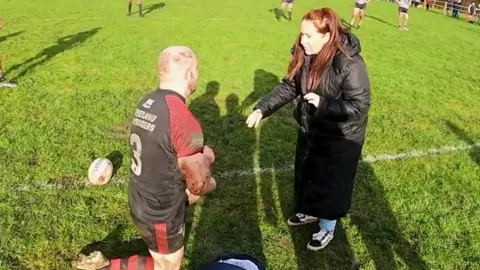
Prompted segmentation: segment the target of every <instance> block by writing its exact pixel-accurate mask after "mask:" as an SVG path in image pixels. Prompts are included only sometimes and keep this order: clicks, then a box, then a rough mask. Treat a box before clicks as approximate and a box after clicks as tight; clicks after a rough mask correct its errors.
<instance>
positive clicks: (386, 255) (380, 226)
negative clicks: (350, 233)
mask: <svg viewBox="0 0 480 270" xmlns="http://www.w3.org/2000/svg"><path fill="white" fill-rule="evenodd" d="M350 219H351V222H352V225H353V226H355V227H356V228H357V230H358V231H359V234H360V237H361V238H362V240H363V242H364V243H365V245H366V246H367V249H368V252H369V254H370V258H371V259H372V260H373V262H374V264H375V269H396V268H398V267H399V266H400V265H399V264H401V265H403V267H407V268H408V269H428V266H427V264H426V263H425V262H424V261H423V259H422V258H421V257H420V254H419V252H420V250H419V243H418V239H415V240H414V242H413V243H410V242H409V241H408V240H407V239H405V237H404V236H403V233H402V231H403V230H402V228H401V226H400V224H399V223H398V220H397V218H396V217H395V213H394V212H393V211H392V209H391V206H390V203H389V202H388V198H387V194H386V191H385V188H384V187H383V184H382V181H381V180H380V179H378V178H377V176H376V175H375V171H374V169H373V167H372V166H371V165H370V164H368V163H364V162H362V163H360V165H359V168H358V173H357V178H356V183H355V187H354V198H353V206H352V209H351V212H350ZM395 254H396V255H397V257H398V258H400V259H401V262H399V261H398V259H397V258H395Z"/></svg>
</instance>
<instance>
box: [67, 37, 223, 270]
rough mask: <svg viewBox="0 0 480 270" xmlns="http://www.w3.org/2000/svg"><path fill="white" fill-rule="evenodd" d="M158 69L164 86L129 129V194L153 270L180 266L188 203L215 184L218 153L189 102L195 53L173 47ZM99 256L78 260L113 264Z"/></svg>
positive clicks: (84, 264) (93, 265)
mask: <svg viewBox="0 0 480 270" xmlns="http://www.w3.org/2000/svg"><path fill="white" fill-rule="evenodd" d="M158 70H159V75H160V81H161V82H160V86H159V88H158V89H157V90H155V91H153V92H152V93H149V94H148V95H146V96H145V97H144V98H143V99H142V100H141V101H140V103H139V104H138V105H137V109H136V111H135V115H134V118H133V122H132V126H131V129H130V145H131V156H132V166H131V181H130V187H129V192H128V194H129V196H128V197H129V206H130V213H131V216H132V220H133V223H134V225H135V227H136V228H137V230H138V232H139V233H140V235H141V236H142V238H143V240H144V241H145V242H146V243H147V246H148V249H149V251H150V254H151V256H152V258H153V262H154V264H155V268H154V269H155V270H160V269H161V270H178V269H180V266H181V264H182V259H183V254H184V237H185V214H186V206H187V205H191V204H193V203H195V202H196V201H197V200H198V199H199V198H200V196H204V195H206V194H207V193H209V192H211V191H213V190H214V189H215V188H216V182H215V179H213V178H212V177H211V164H212V163H213V162H214V161H215V155H214V153H213V150H212V149H211V148H210V147H208V146H204V145H203V130H202V127H201V125H200V123H199V122H198V120H197V119H196V118H195V116H194V115H193V113H192V112H191V111H190V110H189V109H188V107H187V105H186V98H187V97H188V96H189V95H190V94H191V93H193V92H194V91H195V88H196V84H197V78H198V61H197V57H196V55H195V54H194V53H193V51H192V50H191V49H189V48H187V47H184V46H174V47H169V48H167V49H165V50H163V51H162V53H161V54H160V57H159V61H158ZM94 259H95V256H94V258H93V260H92V259H91V258H88V257H81V258H80V261H77V262H74V263H73V264H74V267H76V268H78V269H103V268H102V267H106V266H108V264H107V263H109V261H108V260H106V261H105V260H103V261H102V260H94ZM148 262H149V263H152V261H151V260H149V261H148ZM145 263H147V261H146V262H145ZM106 269H110V268H106ZM113 269H115V268H113ZM122 269H123V268H122Z"/></svg>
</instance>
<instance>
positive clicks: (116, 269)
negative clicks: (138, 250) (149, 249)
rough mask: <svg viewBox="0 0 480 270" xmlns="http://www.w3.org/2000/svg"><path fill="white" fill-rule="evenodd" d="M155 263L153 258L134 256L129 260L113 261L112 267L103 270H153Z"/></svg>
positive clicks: (118, 259)
mask: <svg viewBox="0 0 480 270" xmlns="http://www.w3.org/2000/svg"><path fill="white" fill-rule="evenodd" d="M153 267H154V262H153V258H152V257H151V256H139V255H133V256H130V257H128V258H127V259H123V258H117V259H111V260H110V265H109V266H107V267H104V268H102V270H122V269H127V270H153Z"/></svg>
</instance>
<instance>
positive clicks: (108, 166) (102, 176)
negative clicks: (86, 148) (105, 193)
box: [88, 157, 113, 186]
mask: <svg viewBox="0 0 480 270" xmlns="http://www.w3.org/2000/svg"><path fill="white" fill-rule="evenodd" d="M112 173H113V164H112V162H111V161H110V160H109V159H107V158H102V157H100V158H97V159H95V160H94V161H93V162H92V164H90V168H89V169H88V179H89V180H90V183H92V184H93V185H96V186H101V185H105V184H106V183H108V181H110V178H112Z"/></svg>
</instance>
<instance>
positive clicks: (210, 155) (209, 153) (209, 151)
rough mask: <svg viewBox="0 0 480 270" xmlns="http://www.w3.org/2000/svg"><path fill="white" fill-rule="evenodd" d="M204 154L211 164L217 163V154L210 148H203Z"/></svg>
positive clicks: (206, 146)
mask: <svg viewBox="0 0 480 270" xmlns="http://www.w3.org/2000/svg"><path fill="white" fill-rule="evenodd" d="M203 154H204V155H205V156H206V157H208V159H210V161H211V163H214V162H215V152H213V149H212V148H211V147H210V146H208V145H205V146H204V147H203Z"/></svg>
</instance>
